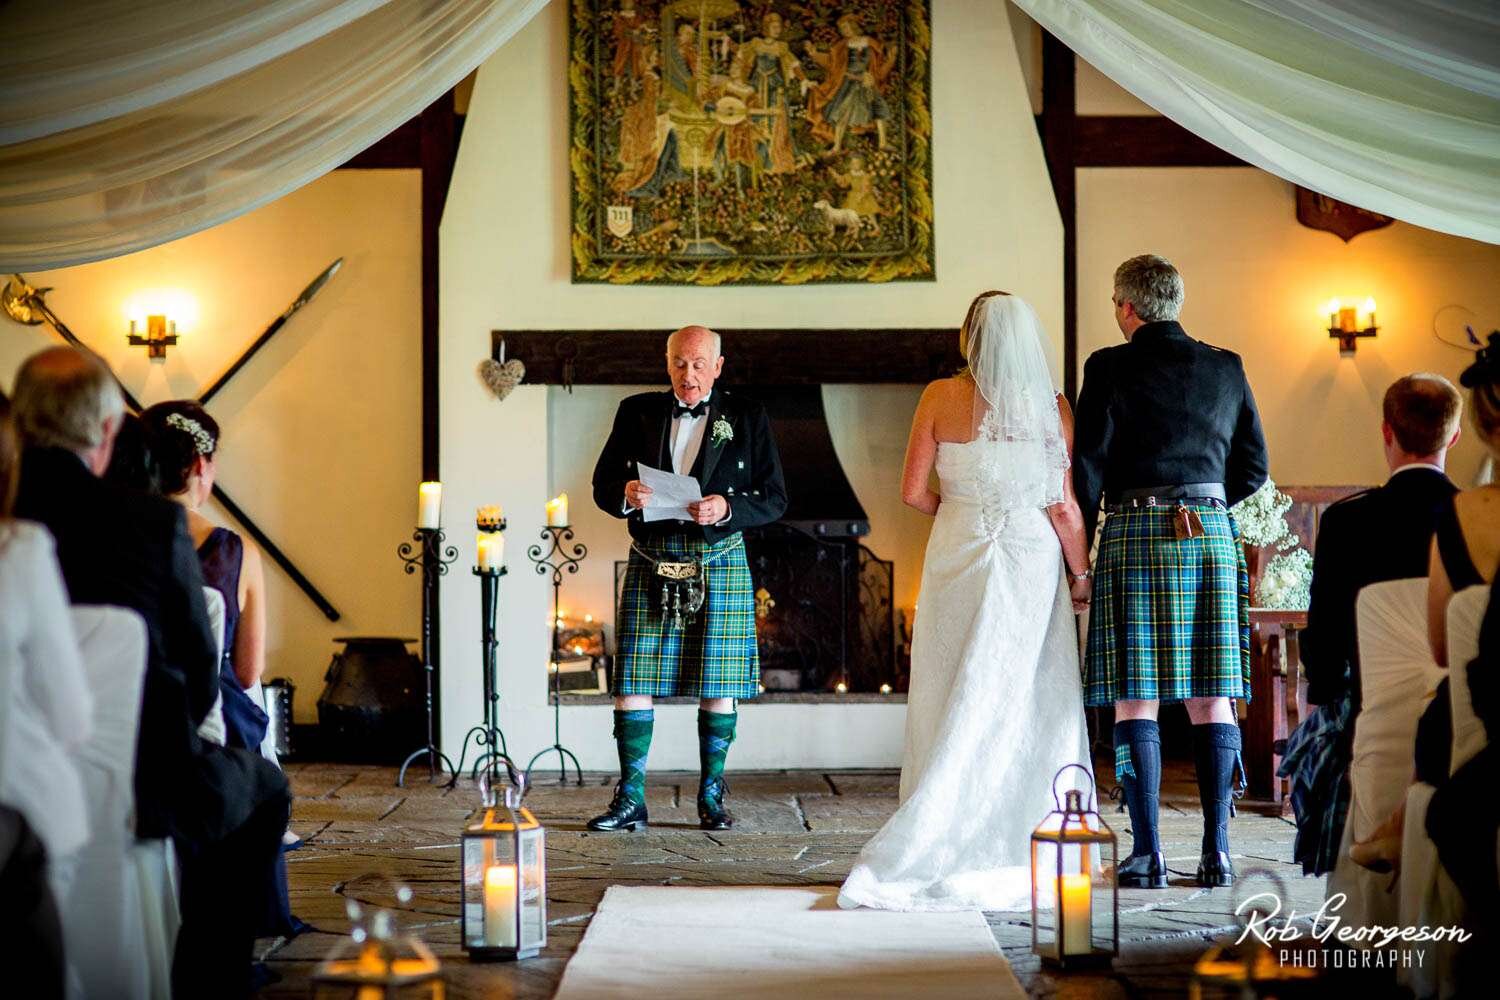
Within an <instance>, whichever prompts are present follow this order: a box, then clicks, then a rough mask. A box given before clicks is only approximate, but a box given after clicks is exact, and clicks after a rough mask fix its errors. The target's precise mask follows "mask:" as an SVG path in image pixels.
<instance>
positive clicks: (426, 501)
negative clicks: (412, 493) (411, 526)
mask: <svg viewBox="0 0 1500 1000" xmlns="http://www.w3.org/2000/svg"><path fill="white" fill-rule="evenodd" d="M442 518H443V484H442V483H422V484H421V485H420V486H418V487H417V527H419V528H436V527H438V525H439V524H441V523H442Z"/></svg>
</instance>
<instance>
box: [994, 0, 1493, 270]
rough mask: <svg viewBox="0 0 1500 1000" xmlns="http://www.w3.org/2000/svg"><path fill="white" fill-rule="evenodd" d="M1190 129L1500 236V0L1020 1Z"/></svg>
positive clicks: (1319, 178)
mask: <svg viewBox="0 0 1500 1000" xmlns="http://www.w3.org/2000/svg"><path fill="white" fill-rule="evenodd" d="M1013 2H1014V3H1015V4H1016V6H1018V7H1020V8H1021V9H1022V10H1024V11H1025V12H1026V13H1027V14H1029V15H1030V16H1031V17H1032V18H1033V19H1035V20H1036V21H1037V22H1038V23H1040V24H1041V25H1042V26H1043V27H1044V28H1046V29H1047V30H1048V31H1050V32H1052V34H1054V35H1056V36H1057V37H1058V38H1059V39H1061V40H1062V41H1063V42H1064V43H1065V44H1066V45H1067V46H1068V47H1069V48H1071V49H1072V50H1073V51H1074V52H1076V53H1077V54H1078V55H1079V56H1081V57H1082V58H1083V59H1085V60H1087V61H1088V62H1090V63H1092V64H1093V65H1094V66H1096V67H1098V69H1099V70H1100V71H1101V72H1103V73H1104V74H1105V75H1107V76H1108V77H1109V78H1110V79H1112V80H1114V81H1115V82H1116V83H1118V84H1119V85H1120V86H1122V87H1124V88H1125V89H1126V90H1128V91H1130V92H1131V93H1132V94H1134V95H1135V96H1136V97H1139V98H1140V99H1141V100H1143V101H1145V102H1146V103H1147V104H1149V105H1151V106H1152V107H1153V108H1155V109H1156V110H1157V111H1159V112H1161V113H1162V114H1163V115H1165V116H1167V117H1168V118H1171V119H1172V120H1173V121H1175V122H1177V123H1178V124H1179V125H1181V126H1183V127H1184V128H1186V129H1188V130H1189V131H1191V132H1193V133H1195V134H1197V135H1198V136H1200V137H1202V138H1204V139H1206V140H1208V141H1209V142H1211V143H1213V144H1214V145H1216V146H1219V147H1220V148H1222V149H1225V150H1227V151H1228V152H1230V153H1233V154H1234V155H1236V156H1238V157H1240V158H1241V159H1243V160H1245V161H1246V162H1247V163H1251V164H1254V165H1255V166H1257V167H1260V168H1262V169H1264V170H1267V171H1270V172H1271V173H1273V174H1276V175H1278V176H1280V177H1283V178H1285V179H1287V180H1289V181H1293V182H1295V183H1297V184H1300V185H1302V186H1303V187H1307V188H1311V189H1312V190H1314V191H1319V192H1321V193H1323V194H1326V195H1329V196H1331V197H1334V198H1337V199H1339V200H1341V201H1346V202H1349V203H1350V204H1354V205H1358V206H1359V207H1361V208H1365V209H1369V210H1370V211H1374V212H1380V213H1382V214H1384V215H1390V216H1394V217H1395V218H1398V219H1401V220H1403V221H1406V222H1410V223H1413V224H1415V225H1418V226H1424V227H1426V228H1428V229H1434V230H1437V231H1439V232H1444V233H1451V234H1453V235H1456V236H1466V237H1470V238H1472V239H1476V240H1483V241H1485V242H1488V243H1500V3H1497V2H1496V0H1402V2H1400V3H1393V2H1391V0H1013Z"/></svg>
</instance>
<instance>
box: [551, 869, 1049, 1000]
mask: <svg viewBox="0 0 1500 1000" xmlns="http://www.w3.org/2000/svg"><path fill="white" fill-rule="evenodd" d="M837 898H838V890H837V889H836V888H835V887H833V886H818V887H795V886H786V887H768V886H738V887H733V886H731V887H722V888H720V887H713V888H688V887H682V888H676V887H659V886H612V887H610V888H609V889H608V890H607V891H606V892H605V894H604V900H603V901H602V902H601V903H600V904H599V910H598V912H596V913H595V914H594V919H593V921H592V922H591V923H590V924H589V928H588V931H587V933H585V934H584V936H583V941H582V942H581V943H580V944H579V946H578V951H577V953H576V954H575V955H574V956H573V959H572V961H570V962H569V963H568V968H567V970H566V971H565V972H564V974H563V978H562V983H561V985H560V986H559V987H558V991H557V998H556V1000H596V998H601V997H645V998H650V1000H703V998H706V997H735V998H737V1000H738V998H741V997H765V998H775V1000H801V998H812V997H816V998H820V1000H821V998H825V997H827V998H842V997H847V998H850V1000H853V998H868V997H892V998H897V997H899V998H902V1000H909V998H911V997H923V998H933V1000H937V998H943V1000H949V998H952V1000H958V998H963V1000H970V998H979V997H983V998H997V1000H999V998H1003V1000H1024V998H1025V996H1026V993H1025V991H1024V990H1022V989H1021V984H1020V983H1019V982H1018V981H1017V980H1016V977H1015V974H1014V973H1012V972H1011V970H1010V964H1009V963H1008V962H1006V960H1005V958H1004V957H1003V956H1002V955H1001V954H1000V948H999V946H998V945H996V944H995V939H994V937H993V935H992V934H991V933H990V928H989V925H988V924H986V923H985V920H984V916H983V915H982V914H980V913H978V912H968V913H892V912H889V911H884V910H866V909H859V910H840V909H839V907H838V903H837Z"/></svg>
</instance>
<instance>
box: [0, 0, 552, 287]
mask: <svg viewBox="0 0 1500 1000" xmlns="http://www.w3.org/2000/svg"><path fill="white" fill-rule="evenodd" d="M546 2H547V0H260V2H257V3H245V2H243V0H76V2H68V3H59V2H57V0H14V2H12V3H10V4H8V5H7V6H6V15H7V16H6V19H5V34H6V38H5V43H4V45H3V46H0V272H3V271H12V270H33V269H43V268H54V267H64V266H68V265H72V264H80V263H85V262H87V261H91V260H99V259H102V258H105V257H111V256H115V255H118V254H123V253H130V252H132V251H135V250H141V249H144V248H146V247H149V246H153V245H155V244H158V243H163V242H166V241H168V240H173V239H177V238H178V237H181V236H186V235H187V234H189V233H193V232H197V231H198V230H201V229H206V228H208V227H210V226H214V225H217V224H218V223H221V222H224V221H226V220H228V219H231V218H233V217H235V216H237V215H240V214H242V213H244V212H248V211H250V210H251V209H254V208H257V207H259V206H261V205H264V204H266V203H267V202H270V201H273V200H275V199H276V198H279V197H281V196H282V195H284V194H287V193H288V192H290V191H293V190H295V189H297V188H298V187H301V186H302V185H303V184H306V183H307V182H308V181H311V180H313V179H314V178H316V177H318V176H320V175H322V174H323V173H326V172H327V171H328V170H331V169H332V168H334V167H336V166H337V165H338V164H340V163H342V162H343V161H345V160H347V159H349V158H350V157H351V156H353V155H354V154H355V153H358V152H359V151H360V150H362V149H364V148H366V147H367V146H370V145H372V144H373V143H375V142H376V141H377V140H379V139H380V138H381V137H382V136H384V135H385V134H386V133H388V132H390V131H392V130H393V129H395V128H396V127H397V126H399V125H400V124H402V123H403V122H405V121H407V120H408V119H410V118H412V117H413V116H415V115H417V114H418V113H420V112H421V111H422V109H423V108H424V107H426V106H427V105H428V104H430V103H432V101H434V100H436V99H437V98H438V97H439V96H441V95H442V94H443V93H445V92H446V91H447V90H448V89H449V88H451V87H452V86H453V85H454V84H455V83H457V82H458V81H459V80H461V79H463V77H464V76H466V75H467V74H468V73H469V72H470V71H472V70H473V69H474V68H475V67H476V66H478V65H479V64H480V63H481V62H483V61H484V59H485V58H487V57H488V56H489V55H490V54H491V53H492V52H494V51H495V50H496V49H497V48H498V47H499V46H500V45H501V44H502V43H504V42H505V41H506V40H507V39H508V38H510V37H511V36H512V35H513V34H515V32H516V31H517V30H519V29H520V28H521V27H522V26H523V25H524V24H526V23H527V22H528V21H529V20H530V19H531V18H532V17H533V16H534V15H535V14H536V13H537V11H539V10H540V9H541V8H542V7H543V6H545V5H546Z"/></svg>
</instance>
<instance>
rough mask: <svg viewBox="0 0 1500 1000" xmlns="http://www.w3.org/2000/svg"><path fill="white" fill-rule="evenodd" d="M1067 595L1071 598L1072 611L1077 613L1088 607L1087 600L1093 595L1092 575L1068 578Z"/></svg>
mask: <svg viewBox="0 0 1500 1000" xmlns="http://www.w3.org/2000/svg"><path fill="white" fill-rule="evenodd" d="M1068 596H1070V597H1072V598H1073V613H1074V614H1077V613H1079V612H1082V611H1087V610H1088V609H1089V601H1090V599H1091V598H1092V597H1093V596H1094V580H1093V577H1088V576H1086V577H1083V578H1082V579H1076V578H1070V579H1069V581H1068Z"/></svg>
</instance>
